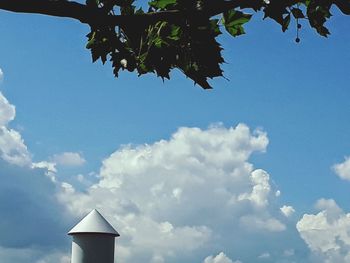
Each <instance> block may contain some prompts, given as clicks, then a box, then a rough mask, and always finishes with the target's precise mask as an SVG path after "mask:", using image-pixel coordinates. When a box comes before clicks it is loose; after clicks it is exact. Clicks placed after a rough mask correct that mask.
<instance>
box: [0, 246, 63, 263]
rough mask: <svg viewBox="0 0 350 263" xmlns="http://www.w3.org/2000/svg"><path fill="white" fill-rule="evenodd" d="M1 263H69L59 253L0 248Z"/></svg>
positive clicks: (34, 249) (37, 249) (35, 249)
mask: <svg viewBox="0 0 350 263" xmlns="http://www.w3.org/2000/svg"><path fill="white" fill-rule="evenodd" d="M0 258H1V263H13V262H16V263H28V262H33V263H69V262H70V256H69V255H67V254H65V253H62V252H60V251H51V250H48V251H43V250H40V249H39V248H6V247H1V246H0Z"/></svg>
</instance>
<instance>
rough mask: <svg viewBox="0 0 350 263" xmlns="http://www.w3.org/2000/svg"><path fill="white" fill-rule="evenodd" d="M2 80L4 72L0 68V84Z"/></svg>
mask: <svg viewBox="0 0 350 263" xmlns="http://www.w3.org/2000/svg"><path fill="white" fill-rule="evenodd" d="M3 79H4V72H3V71H2V69H1V68H0V82H1V81H2V80H3Z"/></svg>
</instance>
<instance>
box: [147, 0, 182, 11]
mask: <svg viewBox="0 0 350 263" xmlns="http://www.w3.org/2000/svg"><path fill="white" fill-rule="evenodd" d="M148 4H149V6H151V7H153V8H156V9H166V8H167V7H168V6H170V5H174V4H176V0H153V1H151V2H149V3H148Z"/></svg>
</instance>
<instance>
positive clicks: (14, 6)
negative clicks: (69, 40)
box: [0, 0, 261, 26]
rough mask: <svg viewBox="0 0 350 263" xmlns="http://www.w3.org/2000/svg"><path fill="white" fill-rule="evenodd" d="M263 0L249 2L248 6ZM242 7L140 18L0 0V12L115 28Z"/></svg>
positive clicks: (44, 0)
mask: <svg viewBox="0 0 350 263" xmlns="http://www.w3.org/2000/svg"><path fill="white" fill-rule="evenodd" d="M253 2H255V3H256V2H261V0H247V3H245V6H247V5H248V4H251V3H253ZM240 5H242V4H241V1H237V0H232V1H222V2H221V4H219V5H216V6H215V8H213V9H210V10H209V11H201V10H198V11H194V12H191V13H187V14H186V13H185V12H183V11H179V10H168V11H159V12H153V13H145V14H139V15H108V14H106V13H105V12H104V11H103V10H101V9H99V8H93V7H89V6H87V5H84V4H80V3H77V2H72V1H66V0H0V9H3V10H7V11H11V12H16V13H31V14H42V15H49V16H55V17H67V18H73V19H76V20H79V21H80V22H82V23H85V24H89V25H94V24H95V25H96V24H97V25H101V24H106V25H115V26H117V25H118V26H126V25H128V24H130V23H134V24H138V23H140V24H149V23H153V22H155V21H161V20H162V21H169V22H176V21H179V20H183V19H186V18H189V17H194V16H203V15H205V16H210V17H211V16H215V15H218V14H220V13H222V12H223V11H225V10H227V9H232V8H236V7H238V6H240Z"/></svg>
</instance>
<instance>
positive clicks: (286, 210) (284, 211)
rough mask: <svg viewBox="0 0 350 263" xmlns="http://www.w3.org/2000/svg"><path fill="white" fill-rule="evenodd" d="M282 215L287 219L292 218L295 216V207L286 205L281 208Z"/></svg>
mask: <svg viewBox="0 0 350 263" xmlns="http://www.w3.org/2000/svg"><path fill="white" fill-rule="evenodd" d="M280 210H281V213H282V214H283V215H284V216H285V217H290V216H291V215H293V214H294V212H295V209H294V208H293V206H290V205H284V206H282V207H281V208H280Z"/></svg>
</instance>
